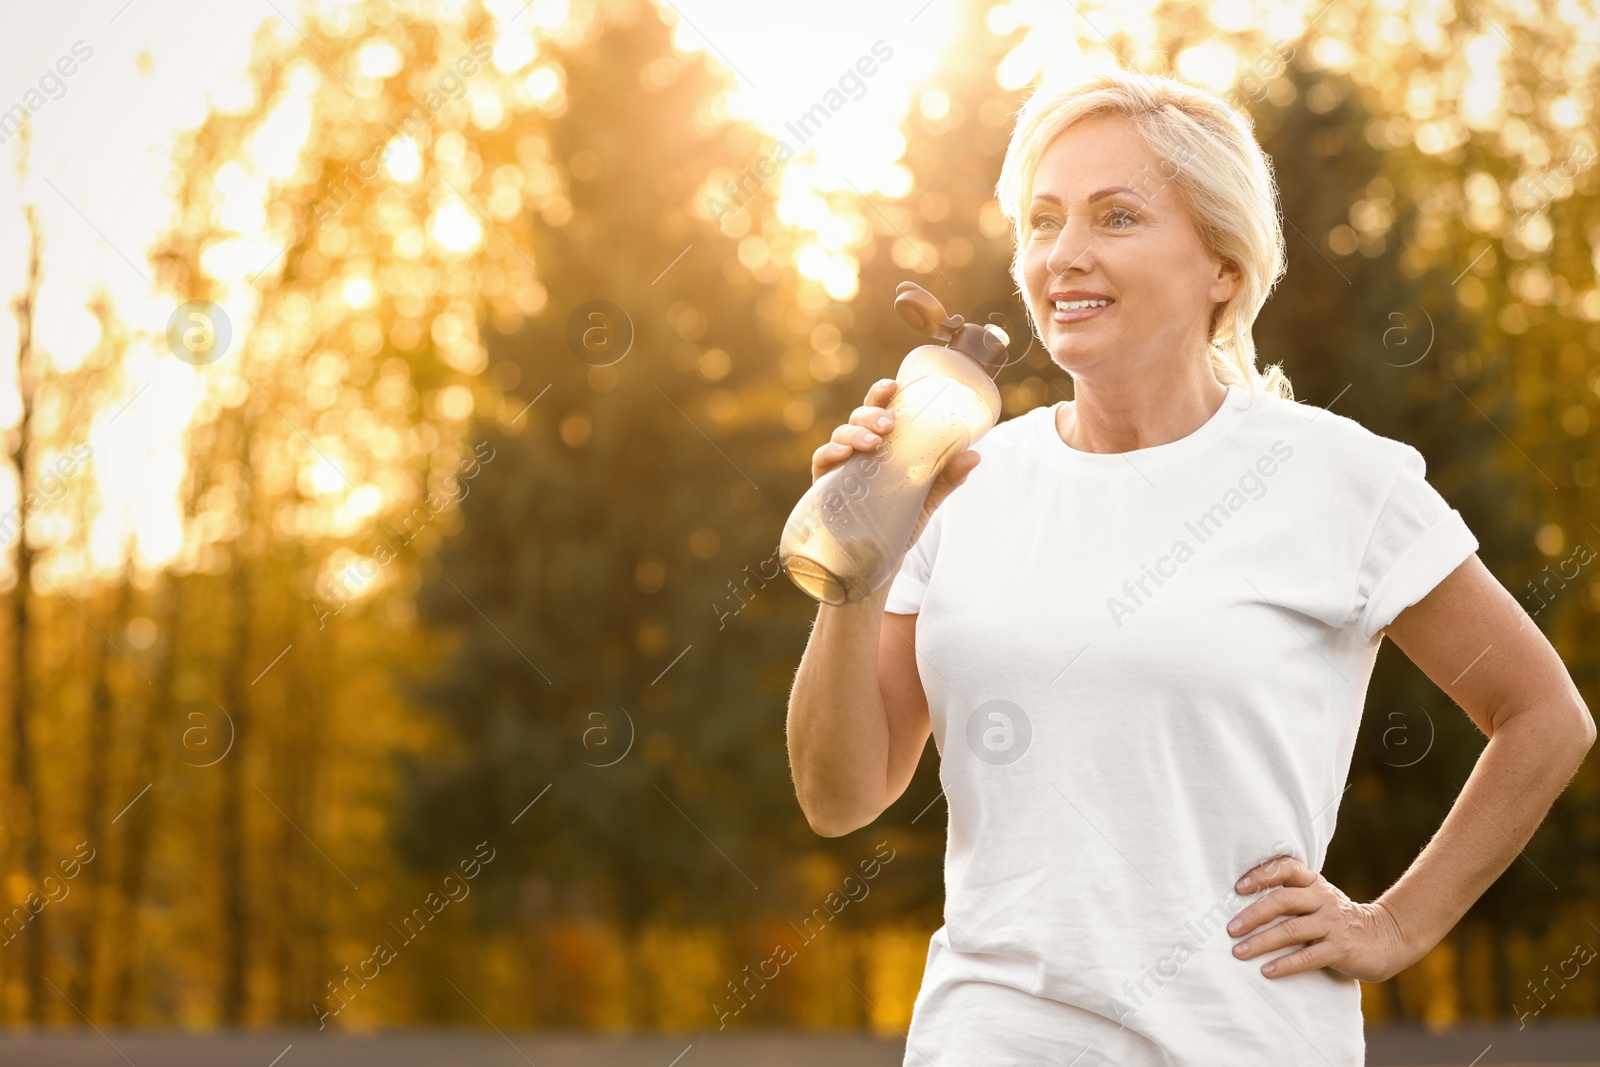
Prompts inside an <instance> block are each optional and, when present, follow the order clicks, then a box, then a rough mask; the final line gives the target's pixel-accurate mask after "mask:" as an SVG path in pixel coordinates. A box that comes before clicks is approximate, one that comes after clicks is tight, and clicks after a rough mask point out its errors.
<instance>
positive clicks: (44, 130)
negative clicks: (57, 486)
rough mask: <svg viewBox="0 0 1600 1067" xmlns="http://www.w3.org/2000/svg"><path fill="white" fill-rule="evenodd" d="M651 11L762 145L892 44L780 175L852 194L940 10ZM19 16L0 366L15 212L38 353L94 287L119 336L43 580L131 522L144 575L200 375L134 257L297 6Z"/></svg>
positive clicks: (77, 322)
mask: <svg viewBox="0 0 1600 1067" xmlns="http://www.w3.org/2000/svg"><path fill="white" fill-rule="evenodd" d="M317 2H319V3H320V2H321V0H317ZM490 6H491V8H492V9H493V10H495V11H496V12H497V13H501V14H502V15H503V16H504V15H506V14H514V13H516V12H517V11H518V10H520V9H521V7H522V0H490ZM660 6H661V7H662V8H663V12H664V15H663V17H665V18H666V19H667V20H668V21H669V22H675V23H676V29H675V31H674V40H675V43H676V44H677V45H678V46H679V47H680V48H681V49H684V50H686V51H703V52H705V53H707V54H708V55H709V56H712V57H714V59H715V61H716V62H717V63H720V64H722V65H724V66H725V67H726V68H728V69H729V70H730V71H731V72H732V74H733V75H734V76H735V77H736V78H737V79H738V89H737V90H736V91H735V92H734V93H733V94H732V95H731V97H730V99H729V101H728V110H729V111H730V113H732V114H733V115H735V116H737V117H739V118H745V119H749V120H751V121H754V122H756V123H758V124H759V125H761V126H762V127H764V128H766V129H767V130H769V131H770V132H772V133H773V135H774V136H782V134H781V132H780V131H781V130H782V129H783V126H784V123H786V122H788V121H789V120H791V119H792V118H794V117H795V116H796V115H798V114H800V113H802V112H803V111H805V110H806V109H807V108H809V107H810V106H811V105H812V104H813V103H815V102H816V101H817V100H818V99H819V98H820V97H821V95H822V94H823V93H824V92H826V91H827V90H828V89H829V88H831V87H833V86H834V85H835V84H836V83H837V81H838V79H839V77H840V76H841V75H842V74H843V73H845V72H846V71H847V70H848V69H849V68H851V67H853V66H854V65H855V63H856V61H857V60H858V59H859V58H860V57H861V56H863V55H867V54H869V53H870V51H871V49H872V47H873V45H874V43H875V42H879V41H882V42H884V43H885V44H886V45H887V46H888V47H890V48H892V49H893V58H892V60H890V61H888V62H885V63H883V64H882V65H881V67H880V68H879V70H878V72H877V73H876V74H875V75H874V76H873V77H872V78H871V79H869V86H868V90H867V91H866V92H865V93H864V94H863V95H862V96H861V98H860V99H859V100H852V101H851V104H850V106H849V107H847V108H846V109H844V110H843V111H841V112H840V113H839V114H838V115H837V116H835V118H834V119H832V120H830V122H829V124H828V125H827V127H826V128H825V129H823V130H822V131H821V133H820V134H819V135H818V136H817V137H816V138H815V139H814V140H813V142H812V143H811V145H810V146H808V147H809V148H811V149H812V150H813V151H812V152H810V153H808V158H807V159H804V160H802V161H801V162H800V164H799V165H797V166H794V167H792V168H790V169H791V170H792V172H793V173H792V174H790V173H786V174H785V178H784V180H785V182H789V183H794V182H797V183H801V184H807V183H812V182H814V183H816V184H818V185H819V186H832V187H835V188H837V187H839V186H840V185H841V184H842V176H843V175H845V174H846V168H848V174H849V175H850V176H851V178H852V179H853V180H854V181H855V182H856V184H858V186H859V185H864V186H866V187H869V188H870V187H882V186H885V185H889V186H892V185H893V184H894V183H895V180H896V175H895V173H894V172H893V171H892V170H888V169H886V168H890V167H892V165H893V163H894V160H895V158H897V157H898V155H899V152H900V150H901V148H902V147H903V145H902V144H901V142H900V140H899V135H898V133H897V132H896V127H897V125H898V124H899V122H900V121H901V119H902V118H903V116H904V114H905V110H906V108H907V107H908V106H909V103H910V101H911V99H912V95H913V90H912V87H913V86H914V85H915V84H916V83H917V82H919V81H921V80H924V79H926V78H927V77H928V76H929V74H930V73H931V72H932V71H933V69H934V67H935V61H936V58H937V54H938V50H939V48H940V46H941V43H942V41H943V38H944V37H945V36H946V35H947V34H948V32H949V26H950V24H951V22H952V19H953V16H954V9H955V0H932V2H928V0H906V2H898V0H896V2H890V3H884V4H878V5H864V4H860V3H855V2H850V0H813V2H812V3H809V4H806V5H803V6H799V7H794V8H767V7H765V6H761V5H752V4H748V3H737V2H733V0H676V2H671V3H669V2H666V0H662V3H661V5H660ZM502 7H504V8H505V11H504V12H502V11H501V8H502ZM22 10H23V9H17V8H13V9H11V11H9V12H7V13H6V14H4V15H0V112H4V111H6V110H8V109H10V108H11V107H12V106H13V105H15V104H18V103H24V102H27V101H30V100H31V101H33V103H34V112H33V114H32V117H31V119H30V125H31V130H32V145H31V148H30V159H29V173H28V175H27V177H26V179H25V180H24V182H23V183H22V185H21V187H20V188H19V186H18V180H17V178H16V164H17V150H18V148H19V146H20V144H21V141H20V139H19V138H11V139H10V140H9V142H8V143H6V144H4V145H0V165H3V168H4V169H3V172H0V253H3V254H0V295H4V297H5V298H6V304H7V308H8V310H6V312H5V313H4V314H3V315H0V351H3V352H5V353H7V356H6V359H7V361H8V362H10V361H11V359H12V356H11V353H14V352H15V348H16V324H15V318H14V316H13V315H12V314H11V313H10V311H9V305H10V300H11V297H12V296H13V295H14V294H15V293H17V292H18V291H19V290H20V288H21V286H22V280H23V275H22V265H23V260H24V258H25V249H26V240H27V239H26V231H25V229H24V225H23V216H22V205H23V204H24V203H28V204H31V205H33V206H34V207H35V209H36V210H37V211H38V213H39V216H40V218H41V220H42V222H43V230H44V233H45V235H46V241H47V247H46V252H45V281H44V286H43V289H42V291H41V294H40V308H39V315H38V325H37V340H38V345H39V347H40V349H41V350H42V351H44V352H46V353H48V356H49V358H50V359H51V360H52V361H53V362H55V363H57V364H59V365H62V366H64V367H70V366H72V365H74V364H76V363H77V362H78V361H80V360H81V359H82V358H83V356H84V355H85V353H87V352H88V351H90V350H91V349H92V347H93V345H94V344H95V342H96V340H97V338H98V332H99V331H98V328H97V326H96V324H95V322H94V320H93V318H92V317H91V316H90V314H89V312H88V311H87V309H86V306H85V305H86V302H87V301H88V300H89V299H90V298H91V297H92V296H93V295H94V294H96V293H97V292H104V293H107V294H109V295H110V297H111V298H112V300H113V302H114V304H115V306H116V308H117V310H118V313H119V314H120V315H121V316H122V318H123V319H124V321H125V322H126V324H127V326H128V328H129V329H130V331H131V332H132V333H133V335H134V338H135V343H134V351H133V356H132V358H131V360H130V362H129V365H128V367H127V371H128V374H127V380H126V381H125V382H123V383H122V384H123V393H122V395H123V396H124V397H125V398H126V406H122V405H120V404H119V405H118V406H116V407H114V408H113V409H112V410H111V411H109V412H108V413H107V415H106V416H104V417H102V418H101V419H100V421H99V422H98V423H97V425H96V428H95V430H94V432H93V433H92V434H91V436H90V440H89V441H88V442H87V443H88V444H89V445H90V446H91V447H92V449H93V457H92V460H91V462H90V464H89V465H88V469H89V471H90V472H92V473H91V475H90V476H91V477H93V478H94V479H95V485H96V489H97V491H98V493H99V494H100V495H101V497H102V500H103V502H104V505H105V507H106V509H107V510H106V512H105V513H104V514H102V515H101V517H100V519H99V520H98V521H97V523H96V526H95V529H94V532H93V535H92V539H91V544H92V548H91V554H92V556H93V559H92V560H76V561H74V560H70V559H66V558H62V559H61V560H59V569H58V570H57V571H56V572H55V573H54V574H49V573H47V577H52V578H53V579H54V580H56V581H58V582H61V581H69V580H75V579H82V578H86V577H88V576H89V574H90V572H92V571H95V570H99V571H104V570H105V569H106V568H109V567H113V566H115V565H116V561H118V560H119V559H120V558H121V553H122V550H123V544H124V541H125V539H126V537H127V536H128V533H129V531H130V530H132V531H136V534H137V550H138V553H139V562H140V564H141V566H142V567H144V568H146V569H148V568H153V567H155V566H158V565H160V564H161V563H162V562H164V561H165V560H166V559H168V558H170V557H171V556H172V554H173V553H174V552H176V550H177V549H178V547H179V537H180V534H181V530H180V527H179V526H178V524H177V521H176V514H177V511H176V503H175V502H176V493H177V491H178V487H179V483H180V475H181V462H182V460H181V455H182V453H181V448H180V444H181V432H182V429H183V427H184V425H185V423H186V422H187V420H188V419H189V418H190V415H191V413H192V411H193V409H194V406H195V404H196V402H197V399H198V397H199V395H200V391H199V386H201V385H202V384H203V382H202V376H203V375H204V374H205V368H204V367H193V366H190V365H188V364H186V363H184V362H182V361H180V360H178V359H176V358H175V357H173V356H172V355H171V353H170V352H169V351H167V349H166V347H165V343H164V335H165V329H166V324H167V319H168V317H169V316H170V314H171V313H172V311H173V309H174V307H175V306H176V304H177V300H176V299H175V298H174V296H173V294H171V293H168V292H163V291H161V290H160V289H158V288H157V287H155V286H154V284H153V282H154V277H155V275H154V272H153V270H152V269H151V267H150V264H149V263H148V262H147V260H146V258H145V252H146V250H147V249H148V248H150V247H151V246H152V245H154V243H155V242H156V241H157V239H158V238H159V236H160V235H161V233H162V232H163V230H164V229H165V228H166V226H167V225H168V223H169V221H170V218H171V215H170V207H169V203H168V201H167V198H166V194H167V191H168V190H169V189H170V188H171V187H172V184H173V170H172V166H171V163H170V159H171V152H172V149H173V146H174V144H175V141H176V139H177V137H178V136H179V134H180V133H181V132H182V131H184V130H186V129H190V128H193V127H194V126H196V125H198V124H199V123H200V122H201V121H202V120H203V119H204V117H205V115H206V113H207V110H208V108H209V107H210V105H211V102H212V101H213V100H214V99H218V98H225V97H226V96H227V95H229V94H230V92H237V88H238V86H239V85H240V84H241V83H242V81H243V74H242V72H243V71H244V69H245V66H246V63H247V60H248V57H249V49H250V44H251V41H252V38H253V36H254V34H255V32H256V31H257V28H258V27H260V26H262V25H263V24H267V25H268V26H269V28H271V29H272V31H273V32H277V33H280V34H282V35H284V36H285V37H288V36H291V35H293V34H295V33H297V32H298V31H297V30H296V29H295V28H294V27H295V25H297V24H302V22H303V20H304V19H305V18H306V15H305V9H304V7H303V6H302V4H301V3H300V2H299V0H226V2H218V0H131V2H129V0H90V2H86V3H61V4H49V5H30V6H29V7H27V8H26V9H25V14H24V13H22ZM565 10H566V8H565V4H564V3H563V2H561V0H548V2H547V0H535V3H534V5H532V6H531V8H530V9H529V10H528V11H526V12H525V14H526V16H527V17H528V18H529V19H530V20H531V21H532V22H534V23H535V24H550V23H552V22H555V21H559V20H560V19H561V18H562V17H563V15H564V13H565ZM520 17H521V16H519V18H520ZM67 71H70V72H71V73H70V74H68V73H66V72H67ZM30 93H31V94H34V95H31V96H30V95H29V94H30ZM41 99H43V101H44V102H43V105H42V106H39V104H38V101H39V100H41ZM238 343H239V341H238V338H237V337H236V338H235V339H234V344H238ZM6 377H7V380H6V381H5V382H3V383H0V425H13V424H14V423H15V420H16V418H17V415H18V411H19V408H18V399H17V394H16V388H15V384H14V382H13V381H12V380H10V375H9V374H8V375H7V376H6ZM15 504H16V493H15V483H14V481H13V480H12V479H11V478H10V477H9V476H6V477H4V478H0V514H4V513H7V512H9V511H10V509H11V508H12V507H13V506H14V505H15ZM53 521H64V520H57V519H52V517H51V515H50V513H49V511H48V509H45V510H42V511H41V512H40V514H39V517H38V518H37V519H33V520H30V522H37V523H39V524H41V526H42V527H43V528H44V530H45V531H48V529H49V526H50V523H51V522H53ZM30 528H32V527H31V526H30Z"/></svg>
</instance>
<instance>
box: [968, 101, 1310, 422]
mask: <svg viewBox="0 0 1600 1067" xmlns="http://www.w3.org/2000/svg"><path fill="white" fill-rule="evenodd" d="M1098 116H1121V117H1124V118H1127V119H1130V120H1132V122H1133V125H1134V127H1135V129H1137V130H1138V132H1139V135H1140V136H1141V137H1142V138H1143V139H1144V143H1145V144H1146V145H1147V146H1149V148H1150V151H1151V152H1152V153H1154V154H1155V155H1156V156H1157V157H1159V158H1160V159H1161V162H1162V177H1164V178H1167V179H1169V180H1171V181H1172V183H1173V186H1174V188H1175V189H1176V191H1177V193H1178V196H1179V198H1180V199H1181V200H1182V202H1183V204H1184V206H1185V207H1186V208H1187V209H1188V211H1189V214H1190V216H1191V217H1192V218H1193V219H1194V224H1195V229H1196V231H1197V232H1198V233H1199V235H1200V241H1201V243H1202V244H1203V245H1204V246H1205V248H1206V250H1207V251H1208V252H1210V253H1211V254H1212V255H1214V256H1216V257H1218V258H1219V259H1224V260H1231V261H1232V262H1233V263H1235V264H1237V265H1238V267H1239V274H1240V284H1239V288H1238V291H1237V292H1235V293H1234V294H1233V296H1232V297H1231V298H1230V299H1229V300H1227V301H1226V302H1224V303H1222V304H1220V305H1218V307H1217V309H1216V310H1215V311H1214V312H1213V313H1212V316H1211V329H1210V337H1209V339H1208V343H1209V346H1210V350H1211V367H1212V370H1213V372H1214V373H1215V374H1216V376H1217V379H1218V380H1219V381H1221V382H1223V383H1224V384H1229V383H1232V384H1238V385H1241V386H1245V387H1247V388H1248V389H1249V390H1250V391H1251V392H1252V394H1253V393H1254V391H1255V390H1256V389H1257V388H1258V387H1259V388H1261V389H1263V390H1265V391H1267V392H1269V393H1272V394H1274V395H1276V396H1281V397H1283V398H1285V399H1293V392H1292V390H1291V388H1290V385H1289V379H1288V378H1287V377H1286V376H1285V375H1284V373H1283V367H1282V365H1281V364H1276V363H1275V364H1273V365H1272V366H1271V367H1269V368H1267V371H1266V373H1265V374H1263V373H1261V372H1260V371H1258V370H1256V347H1255V339H1254V338H1253V337H1252V336H1251V333H1250V331H1251V328H1252V327H1253V326H1254V325H1255V321H1256V316H1257V315H1258V314H1260V312H1261V307H1262V305H1263V304H1265V303H1266V300H1267V295H1268V293H1270V292H1271V290H1272V287H1273V286H1274V285H1275V284H1277V281H1278V279H1279V278H1280V277H1282V275H1283V272H1284V269H1285V266H1286V263H1285V249H1284V240H1283V227H1282V226H1281V225H1280V223H1279V214H1278V190H1277V186H1276V184H1275V183H1274V181H1273V176H1272V167H1271V164H1270V162H1269V161H1268V159H1267V157H1266V154H1265V153H1263V152H1262V151H1261V146H1260V145H1259V144H1257V143H1256V139H1255V134H1254V132H1253V130H1252V127H1251V123H1250V120H1249V119H1248V118H1247V117H1246V116H1245V115H1243V114H1242V113H1241V112H1239V111H1238V110H1236V109H1235V108H1234V107H1233V105H1231V104H1230V103H1229V102H1228V101H1226V100H1223V99H1222V98H1221V97H1219V96H1216V95H1214V94H1212V93H1209V92H1207V91H1205V90H1204V89H1199V88H1196V87H1195V86H1192V85H1189V84H1188V83H1186V82H1182V81H1179V80H1178V79H1176V78H1171V77H1167V76H1164V75H1144V74H1139V73H1132V72H1128V71H1122V70H1110V71H1104V72H1097V73H1094V74H1091V75H1089V76H1087V77H1083V78H1081V79H1079V80H1076V81H1072V82H1068V83H1064V84H1063V83H1056V84H1051V83H1049V82H1047V83H1046V84H1043V85H1040V86H1039V87H1038V88H1037V89H1035V91H1034V92H1033V93H1032V95H1030V96H1029V97H1028V99H1027V101H1025V102H1024V103H1023V105H1022V107H1021V109H1020V110H1019V111H1018V113H1017V125H1016V128H1015V129H1014V130H1013V131H1012V134H1011V143H1010V144H1009V145H1008V146H1007V147H1006V158H1005V162H1004V164H1002V166H1001V168H1000V178H999V181H998V182H997V183H996V184H995V196H996V197H997V198H998V200H999V202H1000V210H1001V211H1002V212H1003V213H1004V214H1005V217H1006V218H1007V219H1009V220H1010V221H1011V233H1012V236H1013V238H1014V239H1015V243H1016V252H1015V254H1014V256H1013V258H1012V262H1011V277H1012V280H1013V281H1014V282H1015V283H1016V285H1017V292H1018V293H1019V294H1023V299H1022V305H1023V306H1024V307H1025V308H1027V310H1028V320H1029V322H1030V323H1031V324H1032V325H1033V328H1034V330H1035V331H1036V332H1037V333H1038V335H1039V336H1040V337H1043V332H1042V331H1040V330H1039V324H1038V321H1037V319H1036V318H1035V315H1034V308H1033V303H1032V301H1030V300H1029V299H1027V297H1026V293H1027V284H1026V281H1025V280H1024V277H1023V264H1022V260H1023V253H1024V250H1025V249H1026V248H1027V245H1028V241H1029V240H1030V239H1031V237H1032V227H1031V225H1030V223H1029V220H1028V212H1027V210H1026V209H1027V205H1028V203H1029V201H1031V200H1032V199H1033V180H1034V175H1035V173H1036V172H1037V171H1038V168H1039V161H1040V160H1041V159H1042V158H1043V157H1044V154H1045V150H1046V149H1047V148H1048V147H1049V146H1050V144H1051V142H1053V141H1054V140H1055V139H1056V137H1058V136H1059V135H1060V134H1062V133H1063V132H1065V131H1066V130H1067V129H1068V128H1069V127H1071V126H1074V125H1076V124H1077V123H1079V122H1082V121H1084V120H1085V119H1089V118H1094V117H1098ZM1169 164H1171V167H1170V168H1169V166H1168V165H1169ZM1168 169H1171V170H1173V173H1171V174H1168V173H1167V171H1168ZM1130 177H1131V176H1130ZM1130 184H1136V183H1134V182H1130Z"/></svg>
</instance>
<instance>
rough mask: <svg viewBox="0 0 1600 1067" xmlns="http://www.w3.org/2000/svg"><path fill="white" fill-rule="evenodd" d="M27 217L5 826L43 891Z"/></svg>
mask: <svg viewBox="0 0 1600 1067" xmlns="http://www.w3.org/2000/svg"><path fill="white" fill-rule="evenodd" d="M24 213H25V215H26V216H27V221H28V233H29V246H28V273H27V286H26V288H25V289H24V290H23V292H22V294H21V295H20V296H19V297H18V298H17V299H16V302H15V303H14V305H13V309H14V310H15V312H16V316H17V386H18V392H19V393H20V394H21V399H22V415H21V417H20V419H19V420H18V422H17V436H16V445H15V447H14V448H13V450H12V453H11V462H12V464H13V465H14V466H15V468H16V471H17V509H16V516H17V521H16V525H15V533H14V534H13V533H12V531H11V529H10V524H9V523H6V524H4V525H3V526H0V532H4V533H5V534H6V535H7V536H15V538H16V541H17V555H16V574H17V584H16V586H15V588H14V589H13V590H12V592H11V663H12V676H11V678H12V684H11V810H10V811H9V812H8V813H7V815H8V818H7V821H8V822H9V823H10V825H11V826H13V827H15V828H17V829H16V832H17V834H18V836H19V837H20V839H21V841H20V844H21V848H20V849H15V848H14V851H20V853H21V857H20V858H21V867H22V873H23V875H24V877H25V878H26V880H27V884H28V887H29V891H30V892H42V891H43V890H42V886H41V882H40V879H41V877H42V875H43V858H42V853H43V841H44V832H43V829H42V827H41V825H40V822H41V814H40V803H39V800H40V797H39V790H38V780H37V778H36V776H35V771H34V764H33V742H32V723H31V718H32V715H33V706H32V691H31V689H30V688H29V681H28V627H29V615H28V596H29V592H30V590H31V587H32V584H33V550H32V549H31V548H30V547H29V546H28V535H27V530H26V525H27V519H28V514H27V498H28V493H29V492H30V491H31V490H30V488H29V486H30V485H31V484H32V483H31V479H30V477H29V471H28V452H29V449H30V447H31V444H32V441H31V431H32V429H33V426H32V423H33V375H32V363H33V316H34V309H35V302H36V300H37V298H38V294H39V280H40V275H41V262H42V252H43V241H42V240H41V238H40V235H39V220H38V215H37V213H36V212H35V211H34V209H33V207H32V205H29V206H28V207H26V208H25V209H24ZM12 914H18V912H12ZM20 914H22V915H28V916H30V918H29V919H28V920H27V922H26V925H25V926H23V927H22V929H21V932H20V933H18V934H16V935H12V934H11V932H10V931H9V930H7V931H6V933H5V936H7V938H8V942H9V940H10V938H11V937H12V936H17V937H23V938H25V939H26V941H27V943H26V945H25V946H24V951H23V994H24V998H25V999H24V1002H23V1005H24V1006H23V1013H24V1016H25V1017H26V1018H27V1019H28V1020H29V1021H30V1022H42V1021H43V1020H44V1016H45V1002H44V984H45V974H44V968H45V959H46V956H47V953H46V946H47V941H46V938H45V932H46V930H47V922H48V920H47V916H46V915H45V912H44V910H40V912H39V913H38V914H37V915H33V914H31V912H30V910H29V909H28V908H27V907H26V905H24V906H23V907H22V908H21V910H20Z"/></svg>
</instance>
